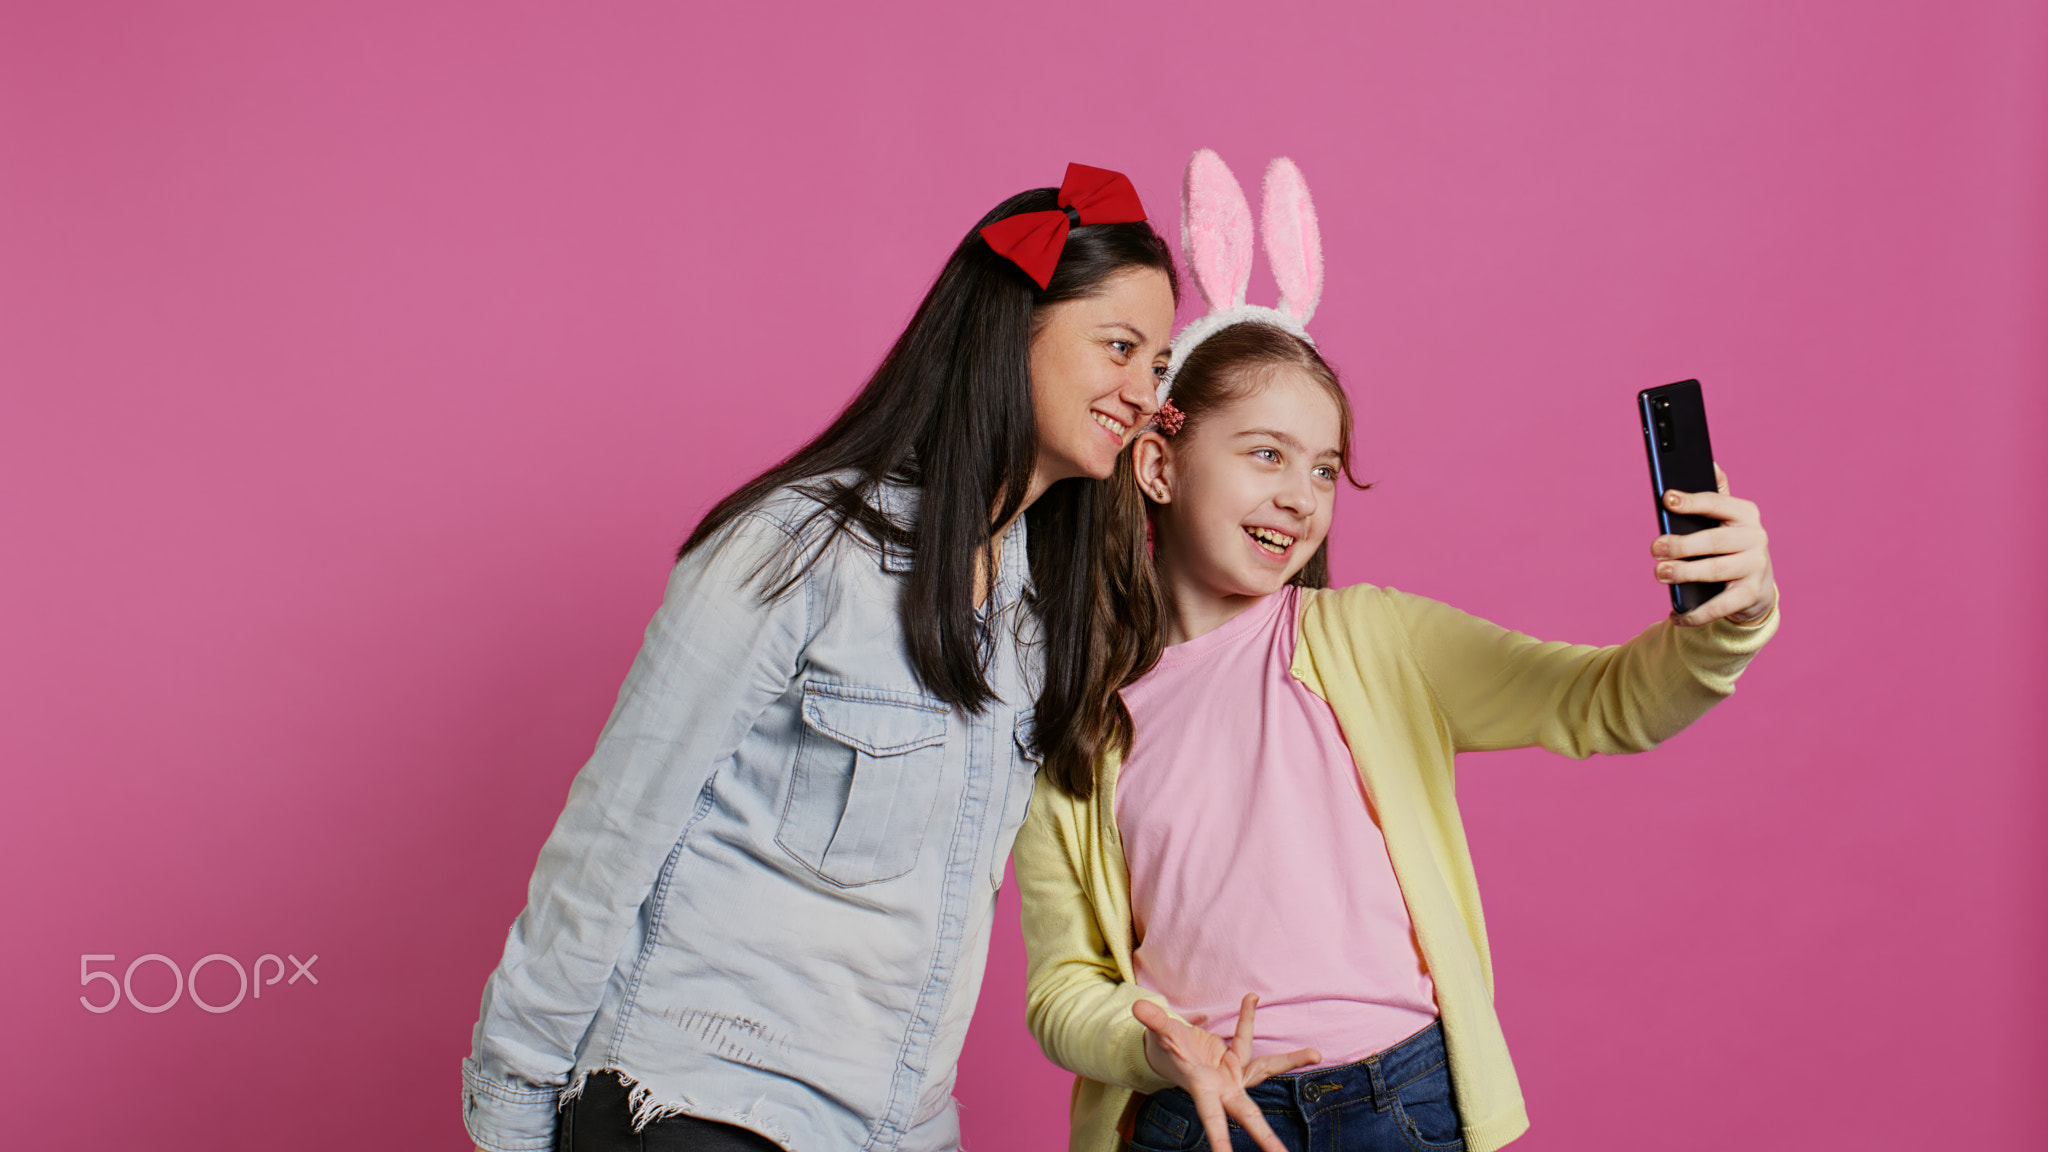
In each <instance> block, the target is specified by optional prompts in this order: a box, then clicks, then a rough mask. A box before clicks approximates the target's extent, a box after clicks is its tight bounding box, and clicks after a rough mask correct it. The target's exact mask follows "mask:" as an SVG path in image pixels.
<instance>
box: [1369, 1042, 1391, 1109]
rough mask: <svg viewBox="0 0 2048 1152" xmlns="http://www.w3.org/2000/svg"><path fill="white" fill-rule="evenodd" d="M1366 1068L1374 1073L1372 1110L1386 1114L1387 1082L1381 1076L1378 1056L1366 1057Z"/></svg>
mask: <svg viewBox="0 0 2048 1152" xmlns="http://www.w3.org/2000/svg"><path fill="white" fill-rule="evenodd" d="M1365 1068H1366V1071H1368V1072H1370V1073H1372V1109H1373V1111H1375V1112H1385V1111H1386V1110H1387V1108H1388V1099H1387V1082H1386V1080H1385V1079H1384V1078H1383V1077H1381V1075H1380V1058H1379V1057H1378V1056H1377V1055H1373V1056H1368V1057H1366V1061H1365Z"/></svg>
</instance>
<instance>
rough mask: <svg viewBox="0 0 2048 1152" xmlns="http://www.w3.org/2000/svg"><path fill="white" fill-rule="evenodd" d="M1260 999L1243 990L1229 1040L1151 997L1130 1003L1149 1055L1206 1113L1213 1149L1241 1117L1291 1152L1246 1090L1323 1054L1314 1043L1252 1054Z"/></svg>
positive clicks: (1265, 1144)
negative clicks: (1171, 1012)
mask: <svg viewBox="0 0 2048 1152" xmlns="http://www.w3.org/2000/svg"><path fill="white" fill-rule="evenodd" d="M1258 1003H1259V998H1258V996H1257V995H1255V994H1252V993H1246V994H1245V998H1244V1002H1243V1003H1242V1004H1240V1005H1238V1009H1237V1038H1236V1039H1235V1040H1234V1041H1232V1042H1231V1043H1229V1044H1225V1043H1224V1042H1223V1038H1222V1037H1221V1036H1217V1035H1215V1034H1214V1033H1210V1032H1205V1031H1203V1030H1202V1029H1200V1028H1197V1027H1195V1026H1193V1025H1191V1024H1183V1023H1182V1022H1180V1021H1178V1020H1175V1019H1174V1018H1173V1017H1171V1016H1169V1015H1167V1014H1166V1009H1164V1008H1161V1007H1160V1006H1159V1005H1157V1004H1155V1003H1153V1002H1152V1001H1150V1000H1140V1001H1138V1002H1137V1003H1136V1004H1133V1005H1131V1015H1133V1016H1136V1017H1137V1018H1138V1023H1140V1024H1143V1025H1144V1026H1145V1029H1146V1031H1145V1059H1146V1061H1147V1062H1148V1063H1150V1064H1151V1065H1152V1070H1153V1071H1155V1072H1157V1073H1159V1074H1160V1075H1161V1076H1164V1077H1166V1078H1167V1079H1168V1080H1171V1081H1173V1082H1174V1083H1175V1084H1177V1085H1179V1086H1180V1088H1181V1090H1182V1091H1184V1092H1186V1093H1187V1094H1188V1096H1189V1097H1191V1098H1192V1099H1193V1100H1194V1102H1195V1114H1196V1115H1197V1116H1200V1117H1201V1118H1202V1130H1203V1131H1204V1132H1205V1133H1207V1134H1208V1137H1209V1147H1210V1148H1211V1149H1214V1150H1215V1152H1223V1150H1224V1149H1227V1148H1229V1147H1230V1127H1229V1125H1228V1124H1227V1123H1226V1118H1228V1119H1230V1120H1235V1121H1237V1123H1238V1126H1239V1127H1241V1128H1243V1129H1244V1130H1245V1131H1246V1132H1248V1133H1250V1134H1251V1138H1252V1139H1253V1140H1254V1141H1256V1142H1257V1143H1258V1146H1259V1147H1261V1148H1263V1149H1265V1150H1266V1152H1287V1149H1286V1147H1285V1146H1283V1145H1282V1144H1281V1143H1280V1138H1279V1137H1278V1136H1275V1135H1273V1130H1272V1129H1271V1128H1269V1127H1267V1126H1266V1118H1265V1117H1264V1116H1263V1115H1261V1114H1260V1113H1259V1106H1258V1105H1257V1104H1254V1103H1252V1098H1251V1097H1250V1096H1248V1095H1246V1094H1245V1090H1246V1089H1248V1088H1250V1087H1252V1086H1253V1085H1256V1084H1259V1083H1261V1082H1263V1081H1264V1080H1265V1079H1266V1077H1268V1076H1274V1075H1278V1074H1279V1073H1282V1072H1291V1071H1293V1070H1294V1069H1296V1068H1299V1067H1301V1066H1303V1065H1305V1064H1318V1063H1321V1062H1322V1059H1323V1058H1322V1056H1321V1055H1319V1054H1318V1053H1317V1052H1316V1050H1315V1049H1313V1048H1298V1049H1296V1050H1294V1051H1292V1052H1283V1053H1276V1054H1274V1055H1271V1056H1261V1057H1259V1058H1258V1059H1256V1060H1254V1059H1252V1012H1253V1010H1254V1009H1256V1008H1257V1007H1258Z"/></svg>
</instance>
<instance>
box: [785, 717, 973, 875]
mask: <svg viewBox="0 0 2048 1152" xmlns="http://www.w3.org/2000/svg"><path fill="white" fill-rule="evenodd" d="M948 715H949V710H948V709H947V708H946V706H945V704H944V703H942V702H940V701H938V700H935V699H932V698H930V697H927V696H923V695H920V694H917V693H910V692H901V691H894V690H890V689H883V688H863V687H858V686H855V685H846V684H832V683H826V682H821V681H813V682H811V683H809V684H806V685H804V690H803V732H802V735H801V736H800V737H799V739H798V742H797V751H796V762H795V765H794V767H793V768H792V769H791V771H790V777H789V790H788V793H787V794H786V795H785V796H784V797H783V803H782V820H781V823H780V825H779V826H778V827H777V829H776V833H775V842H776V843H777V844H780V845H781V846H782V849H783V851H785V852H787V853H789V854H790V855H791V856H793V857H795V858H796V859H797V860H798V861H799V862H800V863H802V864H803V865H804V866H805V867H807V868H809V869H810V870H812V871H813V872H816V873H817V874H818V875H819V876H821V877H823V878H825V879H826V880H829V881H831V882H832V883H834V884H838V885H840V886H842V887H848V888H851V887H857V886H859V885H862V884H872V883H875V882H876V881H880V880H890V879H894V878H895V877H898V876H901V875H903V874H904V873H906V872H908V871H910V870H911V869H912V868H914V867H916V866H917V856H918V849H919V848H920V847H921V846H922V844H923V842H924V835H925V828H926V825H928V824H929V823H930V822H931V816H932V809H933V807H934V805H935V802H936V801H937V799H938V794H939V782H940V777H941V775H942V774H943V773H944V771H945V742H946V720H947V716H948Z"/></svg>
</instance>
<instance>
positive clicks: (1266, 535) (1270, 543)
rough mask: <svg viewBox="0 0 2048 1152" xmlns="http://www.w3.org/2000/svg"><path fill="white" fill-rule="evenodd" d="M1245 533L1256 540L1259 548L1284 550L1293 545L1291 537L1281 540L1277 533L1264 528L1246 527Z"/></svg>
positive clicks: (1276, 550)
mask: <svg viewBox="0 0 2048 1152" xmlns="http://www.w3.org/2000/svg"><path fill="white" fill-rule="evenodd" d="M1245 534H1246V535H1248V536H1250V537H1251V538H1252V539H1253V540H1255V541H1257V542H1258V544H1259V546H1260V547H1261V548H1265V549H1267V550H1269V551H1273V552H1285V551H1287V549H1289V548H1291V547H1293V545H1294V541H1293V540H1292V539H1286V540H1283V539H1282V538H1281V537H1280V535H1279V533H1276V532H1268V531H1266V530H1265V529H1264V528H1247V529H1245Z"/></svg>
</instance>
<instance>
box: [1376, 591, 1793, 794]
mask: <svg viewBox="0 0 2048 1152" xmlns="http://www.w3.org/2000/svg"><path fill="white" fill-rule="evenodd" d="M1384 593H1385V595H1386V597H1387V602H1388V605H1389V607H1390V608H1391V609H1392V610H1393V614H1394V617H1395V618H1396V620H1397V621H1398V622H1399V624H1400V627H1401V630H1402V632H1403V634H1404V638H1405V640H1406V642H1407V644H1408V646H1409V650H1410V652H1411V653H1412V654H1413V656H1414V658H1415V661H1416V664H1417V665H1418V667H1419V668H1420V669H1421V671H1422V675H1423V679H1424V680H1425V681H1426V682H1427V684H1428V686H1429V689H1430V692H1431V693H1432V694H1433V695H1434V696H1435V697H1436V703H1437V706H1438V708H1439V710H1440V711H1441V713H1442V715H1443V716H1444V717H1445V720H1446V722H1447V723H1448V724H1449V726H1450V736H1451V741H1452V745H1453V747H1455V749H1456V750H1457V751H1459V752H1476V751H1483V750H1487V749H1495V748H1526V747H1530V746H1532V745H1533V746H1537V747H1542V748H1546V749H1548V750H1550V751H1552V752H1558V753H1562V754H1563V755H1566V756H1574V757H1585V756H1590V755H1592V754H1594V753H1596V752H1599V753H1605V754H1614V753H1623V752H1642V751H1645V750H1647V749H1649V748H1653V747H1655V746H1656V745H1658V744H1659V743H1662V742H1663V741H1665V740H1668V739H1670V738H1671V737H1673V736H1675V735H1677V734H1678V733H1679V732H1680V731H1681V730H1683V729H1684V728H1685V727H1686V725H1688V724H1691V723H1692V722H1693V721H1695V720H1697V719H1699V718H1700V717H1701V716H1704V715H1706V713H1707V710H1708V709H1710V708H1712V707H1713V706H1714V705H1715V704H1717V703H1719V702H1720V701H1721V700H1722V699H1723V698H1724V697H1726V696H1727V695H1728V694H1729V693H1731V692H1733V691H1735V679H1736V677H1737V676H1739V675H1740V674H1741V673H1742V669H1743V667H1744V666H1745V665H1747V664H1748V663H1749V660H1750V657H1752V656H1754V655H1755V654H1756V653H1757V651H1758V650H1759V649H1761V648H1762V647H1763V646H1764V643H1765V642H1766V641H1768V640H1769V639H1770V638H1771V637H1772V636H1773V635H1774V634H1776V632H1777V630H1778V618H1779V613H1778V612H1776V611H1773V612H1772V613H1771V615H1770V617H1769V618H1768V619H1766V620H1765V621H1763V622H1762V623H1761V624H1757V625H1753V626H1745V625H1741V624H1734V623H1730V622H1729V621H1726V620H1717V621H1715V622H1713V623H1711V624H1708V625H1705V626H1703V627H1698V628H1682V627H1680V626H1678V625H1676V624H1673V623H1671V622H1670V621H1669V620H1663V621H1660V622H1658V623H1656V624H1653V625H1651V626H1650V627H1648V628H1646V629H1644V630H1643V631H1642V632H1641V633H1640V634H1638V635H1637V636H1636V637H1635V638H1634V639H1631V640H1629V641H1628V642H1627V643H1624V644H1617V645H1613V646H1610V647H1605V648H1596V647H1593V646H1590V645H1585V644H1564V643H1558V642H1545V641H1541V640H1537V639H1536V638H1534V637H1532V636H1526V635H1524V634H1522V633H1520V632H1514V631H1510V630H1509V629H1506V628H1502V627H1500V626H1499V625H1497V624H1493V623H1489V622H1488V621H1485V620H1482V619H1480V618H1479V617H1477V616H1472V615H1468V614H1466V613H1464V612H1460V611H1459V610H1457V609H1456V608H1453V607H1451V606H1450V605H1448V604H1442V603H1439V602H1437V601H1435V600H1430V599H1427V598H1425V597H1421V596H1413V595H1409V594H1408V593H1405V592H1398V591H1395V590H1394V589H1391V588H1389V589H1385V590H1384Z"/></svg>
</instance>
